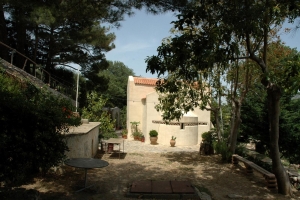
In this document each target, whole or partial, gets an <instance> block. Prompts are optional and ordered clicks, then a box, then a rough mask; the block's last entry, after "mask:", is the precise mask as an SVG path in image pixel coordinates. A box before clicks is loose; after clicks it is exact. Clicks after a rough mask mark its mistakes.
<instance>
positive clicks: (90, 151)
mask: <svg viewBox="0 0 300 200" xmlns="http://www.w3.org/2000/svg"><path fill="white" fill-rule="evenodd" d="M99 126H100V122H86V123H83V124H82V125H80V126H78V127H71V128H70V130H69V133H67V134H66V142H67V146H68V147H69V150H70V151H66V153H65V154H66V156H67V157H68V158H91V157H94V156H95V155H96V153H97V150H98V143H99V141H98V135H99Z"/></svg>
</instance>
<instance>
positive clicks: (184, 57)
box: [148, 0, 300, 194]
mask: <svg viewBox="0 0 300 200" xmlns="http://www.w3.org/2000/svg"><path fill="white" fill-rule="evenodd" d="M289 8H290V7H289V5H288V4H285V2H280V1H272V0H265V1H214V0H206V1H201V2H198V3H196V4H195V5H194V6H192V7H187V8H186V9H185V10H183V11H182V14H180V15H178V20H177V21H176V22H175V27H176V28H178V29H179V30H185V29H187V28H188V29H189V30H190V31H189V32H188V34H182V35H179V36H177V37H174V38H172V42H171V44H170V45H168V46H166V45H164V44H163V45H162V46H161V47H159V48H158V52H159V55H158V56H154V57H152V58H151V60H149V61H148V70H150V71H152V72H154V71H158V72H159V73H162V72H172V71H175V70H176V71H177V72H178V73H180V74H181V75H182V77H185V79H188V80H193V79H195V77H197V73H198V71H205V70H207V69H208V68H211V67H213V66H215V65H216V63H219V66H224V67H226V65H225V64H224V63H228V62H229V61H234V60H236V59H250V60H252V61H254V62H255V63H256V66H257V67H259V69H260V71H261V74H262V76H261V83H262V85H263V86H264V88H265V90H266V92H267V102H268V119H269V137H270V157H271V159H272V168H273V172H274V174H275V175H276V178H277V183H278V191H279V193H282V194H291V190H290V183H289V178H288V176H287V173H286V171H285V170H284V168H283V166H282V163H281V160H280V153H279V146H278V138H279V113H280V107H279V102H280V97H281V94H282V91H285V90H289V91H290V92H296V91H297V89H299V83H300V82H299V81H298V80H299V72H300V70H299V66H298V64H297V62H293V63H290V64H288V65H285V66H281V67H283V68H282V76H280V77H277V76H276V73H273V72H274V70H272V68H271V67H269V63H268V62H267V61H268V59H267V58H268V51H267V49H268V44H269V42H270V40H269V39H270V37H269V36H270V33H271V31H272V29H274V28H276V27H277V26H278V25H280V24H282V23H283V21H284V20H285V18H286V17H288V16H290V9H289ZM194 30H197V33H195V31H194ZM233 38H234V39H233ZM243 46H246V48H241V47H243ZM191 55H192V56H191ZM172 57H176V59H173V58H172ZM170 58H172V59H171V60H172V61H176V62H173V63H172V62H170ZM220 63H221V64H222V63H223V65H220ZM297 78H298V80H297Z"/></svg>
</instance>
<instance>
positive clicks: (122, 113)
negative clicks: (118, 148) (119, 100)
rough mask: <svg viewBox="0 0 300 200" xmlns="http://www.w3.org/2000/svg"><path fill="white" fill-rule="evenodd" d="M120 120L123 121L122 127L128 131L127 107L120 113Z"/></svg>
mask: <svg viewBox="0 0 300 200" xmlns="http://www.w3.org/2000/svg"><path fill="white" fill-rule="evenodd" d="M120 118H121V119H120V120H121V126H122V128H123V129H127V107H126V106H124V107H123V108H122V109H121V113H120Z"/></svg>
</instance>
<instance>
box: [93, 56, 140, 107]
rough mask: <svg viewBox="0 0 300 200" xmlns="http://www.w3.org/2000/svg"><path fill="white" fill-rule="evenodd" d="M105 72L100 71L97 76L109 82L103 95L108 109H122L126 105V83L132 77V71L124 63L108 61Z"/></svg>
mask: <svg viewBox="0 0 300 200" xmlns="http://www.w3.org/2000/svg"><path fill="white" fill-rule="evenodd" d="M108 63H109V67H108V68H107V70H104V71H100V73H99V74H98V75H100V76H104V77H105V78H106V79H108V80H109V82H108V88H107V91H106V92H105V93H104V95H105V96H106V97H107V98H108V100H109V103H110V105H109V106H110V107H119V108H123V107H124V106H126V104H127V82H128V76H134V75H135V74H134V72H133V70H132V69H130V68H128V67H127V66H126V65H124V63H122V62H118V61H114V62H112V61H109V62H108Z"/></svg>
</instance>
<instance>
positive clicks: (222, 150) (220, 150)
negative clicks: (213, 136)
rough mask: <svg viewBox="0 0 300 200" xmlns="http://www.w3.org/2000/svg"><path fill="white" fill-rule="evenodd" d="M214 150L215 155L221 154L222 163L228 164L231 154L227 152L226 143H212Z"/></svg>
mask: <svg viewBox="0 0 300 200" xmlns="http://www.w3.org/2000/svg"><path fill="white" fill-rule="evenodd" d="M213 146H214V149H215V151H216V153H217V154H221V156H222V161H224V162H230V160H231V156H232V153H231V152H230V151H229V150H228V146H227V142H226V141H219V142H217V141H214V142H213Z"/></svg>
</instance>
